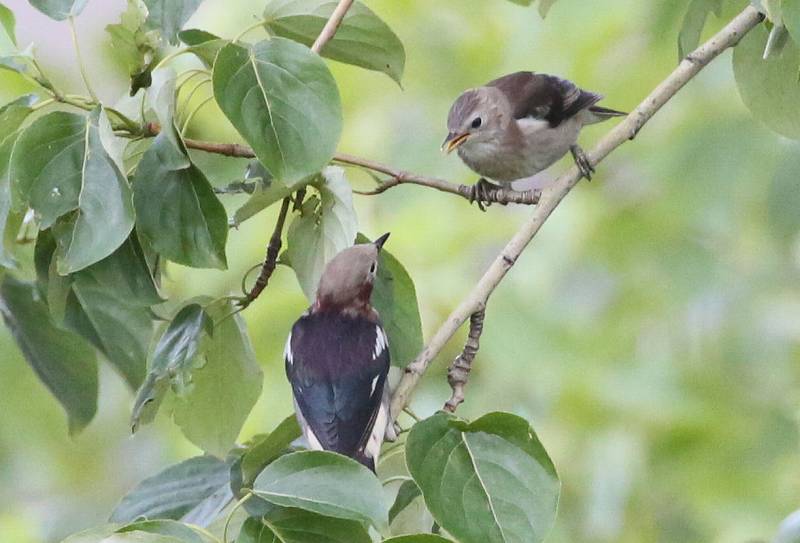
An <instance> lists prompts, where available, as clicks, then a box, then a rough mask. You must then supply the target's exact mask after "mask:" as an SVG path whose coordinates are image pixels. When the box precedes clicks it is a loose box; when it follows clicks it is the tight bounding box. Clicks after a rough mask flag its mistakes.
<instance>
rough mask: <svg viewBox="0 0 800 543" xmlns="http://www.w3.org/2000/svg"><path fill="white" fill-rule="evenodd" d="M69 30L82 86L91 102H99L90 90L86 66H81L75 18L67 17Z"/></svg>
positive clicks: (81, 60) (90, 85)
mask: <svg viewBox="0 0 800 543" xmlns="http://www.w3.org/2000/svg"><path fill="white" fill-rule="evenodd" d="M69 29H70V32H71V34H72V45H73V46H74V47H75V56H76V57H77V59H78V68H79V69H80V71H81V78H82V79H83V84H84V85H85V86H86V90H87V91H88V92H89V96H91V97H92V100H94V101H95V102H99V101H100V100H98V99H97V95H96V94H95V93H94V90H93V89H92V84H91V83H90V82H89V76H88V75H87V73H86V66H84V64H83V57H82V56H81V47H80V44H79V43H78V31H77V30H76V28H75V16H74V15H70V16H69Z"/></svg>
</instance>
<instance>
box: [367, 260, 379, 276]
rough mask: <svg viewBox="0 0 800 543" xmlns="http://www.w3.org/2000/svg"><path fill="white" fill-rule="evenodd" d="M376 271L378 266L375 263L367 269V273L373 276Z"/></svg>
mask: <svg viewBox="0 0 800 543" xmlns="http://www.w3.org/2000/svg"><path fill="white" fill-rule="evenodd" d="M377 269H378V265H377V264H376V263H375V262H373V263H372V266H370V267H369V273H371V274H374V273H375V270H377Z"/></svg>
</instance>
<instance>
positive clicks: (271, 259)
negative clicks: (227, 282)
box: [239, 197, 292, 309]
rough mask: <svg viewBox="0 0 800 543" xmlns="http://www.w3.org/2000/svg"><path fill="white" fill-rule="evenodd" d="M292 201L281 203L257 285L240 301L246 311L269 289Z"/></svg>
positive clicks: (286, 199) (289, 199) (284, 200)
mask: <svg viewBox="0 0 800 543" xmlns="http://www.w3.org/2000/svg"><path fill="white" fill-rule="evenodd" d="M291 201H292V199H291V198H289V197H286V198H284V199H283V202H282V203H281V210H280V213H278V220H277V222H276V223H275V230H273V231H272V237H271V238H270V239H269V245H267V256H266V257H265V258H264V263H263V264H262V265H261V273H260V274H258V279H256V283H255V285H253V288H252V289H250V292H248V293H247V295H246V296H245V297H244V298H242V299H241V300H240V301H239V306H240V307H241V308H242V309H244V308H245V307H247V306H248V305H250V304H251V303H253V301H254V300H255V299H256V298H258V297H259V296H260V295H261V292H263V290H264V289H265V288H266V287H267V284H268V283H269V279H270V277H272V273H273V272H274V271H275V267H276V266H277V265H278V255H279V254H280V252H281V245H282V243H281V236H282V235H283V225H284V223H285V222H286V214H287V213H288V212H289V204H290V203H291Z"/></svg>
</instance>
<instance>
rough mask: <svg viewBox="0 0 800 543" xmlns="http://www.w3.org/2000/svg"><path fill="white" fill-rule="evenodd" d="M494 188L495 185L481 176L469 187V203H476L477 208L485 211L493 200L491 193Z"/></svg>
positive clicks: (495, 187)
mask: <svg viewBox="0 0 800 543" xmlns="http://www.w3.org/2000/svg"><path fill="white" fill-rule="evenodd" d="M496 190H497V186H496V185H494V184H492V183H490V182H489V181H487V180H486V179H484V178H483V177H481V178H480V179H479V180H478V182H477V183H475V184H474V185H472V187H470V191H469V196H468V199H469V203H471V204H472V203H477V204H478V209H480V210H481V211H486V208H487V207H489V206H490V205H492V202H493V201H494V199H493V194H494V192H495V191H496Z"/></svg>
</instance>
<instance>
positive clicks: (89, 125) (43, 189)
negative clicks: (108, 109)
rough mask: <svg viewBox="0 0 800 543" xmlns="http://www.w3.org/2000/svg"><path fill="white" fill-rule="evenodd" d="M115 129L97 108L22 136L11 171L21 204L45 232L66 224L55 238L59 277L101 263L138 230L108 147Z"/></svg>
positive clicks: (48, 120) (40, 122)
mask: <svg viewBox="0 0 800 543" xmlns="http://www.w3.org/2000/svg"><path fill="white" fill-rule="evenodd" d="M104 130H105V131H109V132H110V130H111V129H110V127H109V123H108V119H107V118H106V116H105V114H104V113H103V112H102V111H101V110H100V109H99V108H98V109H95V110H94V111H93V112H92V113H91V115H90V116H88V117H83V116H80V115H75V114H72V113H65V112H60V111H59V112H55V113H50V114H48V115H45V116H44V117H41V118H40V119H37V120H36V121H35V122H34V123H33V124H32V125H31V126H29V127H28V128H27V129H26V130H25V131H24V132H23V133H22V136H20V138H19V141H18V142H17V144H16V147H15V152H14V158H13V160H12V168H13V173H14V179H15V183H16V189H17V190H18V194H19V195H20V197H21V199H22V201H24V202H26V203H28V205H30V207H31V208H33V209H34V211H35V212H36V213H37V216H38V218H39V220H40V225H41V227H42V228H49V227H50V226H53V225H54V224H55V222H56V221H57V220H58V219H59V218H61V221H60V222H61V228H60V229H59V230H58V231H57V232H55V233H56V239H57V241H58V251H57V259H58V271H59V273H61V274H64V275H65V274H68V273H72V272H75V271H78V270H80V269H83V268H85V267H87V266H90V265H91V264H94V263H95V262H97V261H99V260H102V259H103V258H105V257H107V256H108V255H110V254H111V253H112V252H114V250H116V249H117V247H119V246H120V245H121V244H122V243H123V242H124V241H125V240H126V239H127V238H128V235H129V234H130V232H131V230H132V229H133V223H134V215H133V201H132V197H131V196H132V191H131V188H130V186H129V185H128V181H127V179H126V178H125V176H124V174H123V173H122V172H121V171H120V166H119V165H118V164H117V163H116V161H115V160H114V158H113V157H112V156H111V155H109V153H108V152H107V151H106V148H105V147H104V145H103V141H102V138H101V132H102V131H104Z"/></svg>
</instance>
